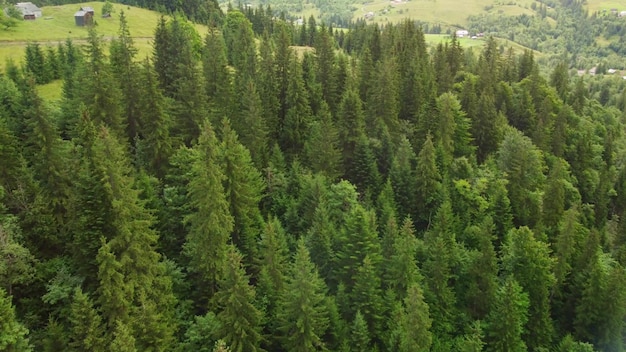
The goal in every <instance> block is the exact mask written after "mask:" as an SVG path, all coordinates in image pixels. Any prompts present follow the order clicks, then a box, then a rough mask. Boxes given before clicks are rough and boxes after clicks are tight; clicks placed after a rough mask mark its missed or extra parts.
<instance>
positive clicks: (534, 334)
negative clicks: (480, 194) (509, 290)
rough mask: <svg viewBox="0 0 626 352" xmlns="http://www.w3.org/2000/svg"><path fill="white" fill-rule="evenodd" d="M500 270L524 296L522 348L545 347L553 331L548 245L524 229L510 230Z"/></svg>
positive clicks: (552, 262)
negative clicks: (515, 282)
mask: <svg viewBox="0 0 626 352" xmlns="http://www.w3.org/2000/svg"><path fill="white" fill-rule="evenodd" d="M502 266H503V268H504V270H505V272H506V273H508V274H510V275H511V276H512V277H513V278H515V280H516V281H517V282H518V283H519V284H520V286H521V287H522V288H523V289H524V291H525V292H526V293H527V294H528V299H529V303H530V305H529V309H528V322H527V323H526V326H525V333H524V334H523V337H524V340H525V342H526V345H527V346H528V348H530V349H535V348H539V347H545V346H549V345H550V343H551V339H552V333H553V331H554V327H553V324H552V318H551V317H550V295H551V292H552V289H553V287H554V284H555V282H556V280H555V277H554V274H553V272H552V270H553V267H554V261H553V259H552V258H551V257H550V249H549V247H548V245H547V244H546V243H544V242H541V241H539V240H537V239H535V237H534V235H533V233H532V232H531V231H530V229H528V228H527V227H521V228H519V229H513V230H511V231H509V233H508V235H507V241H506V242H505V244H504V247H503V255H502Z"/></svg>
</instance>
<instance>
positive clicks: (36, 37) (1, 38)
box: [0, 2, 207, 70]
mask: <svg viewBox="0 0 626 352" xmlns="http://www.w3.org/2000/svg"><path fill="white" fill-rule="evenodd" d="M103 4H104V2H86V3H79V4H68V5H61V6H45V7H43V8H42V10H43V17H41V18H38V19H37V20H35V21H23V22H20V23H19V25H18V26H17V27H15V28H11V29H9V30H0V70H2V69H3V68H4V65H5V63H6V61H7V60H8V59H11V60H13V61H14V62H15V63H20V62H21V60H22V59H23V56H24V52H25V50H24V49H25V47H26V45H27V44H28V43H29V42H36V43H39V44H41V45H42V46H44V47H45V46H46V45H52V46H56V45H58V43H59V42H64V41H65V40H66V39H67V38H71V39H72V40H73V41H74V43H76V44H81V43H84V42H85V40H86V38H87V37H88V29H87V27H78V26H76V24H75V22H74V13H75V12H76V11H78V9H79V8H80V7H81V6H91V7H93V8H94V10H95V12H96V14H95V16H94V20H95V23H96V30H97V31H98V34H99V35H100V36H102V38H103V39H104V42H105V43H107V42H108V41H110V40H111V39H112V38H115V37H116V36H117V33H118V30H119V23H120V21H119V14H120V12H121V11H124V15H125V16H126V21H127V22H128V28H129V31H130V35H131V36H132V37H133V40H134V42H135V47H136V48H137V49H138V50H139V53H138V55H137V59H140V60H143V59H144V58H145V57H146V56H149V55H150V53H151V52H152V39H153V37H154V30H155V29H156V26H157V23H158V21H159V18H160V17H161V14H159V13H158V12H155V11H150V10H146V9H141V8H138V7H133V6H126V5H121V4H114V5H113V7H114V9H115V12H114V13H113V15H112V17H110V18H102V17H101V9H102V5H103ZM195 27H196V30H197V31H198V33H199V34H200V35H201V36H204V34H205V33H206V32H207V27H206V26H203V25H195Z"/></svg>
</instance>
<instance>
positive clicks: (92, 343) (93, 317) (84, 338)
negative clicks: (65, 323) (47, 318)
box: [69, 288, 105, 351]
mask: <svg viewBox="0 0 626 352" xmlns="http://www.w3.org/2000/svg"><path fill="white" fill-rule="evenodd" d="M69 321H70V323H71V330H70V336H69V337H70V341H69V347H70V348H71V349H72V350H74V351H105V343H104V330H103V327H102V319H101V318H100V315H99V314H98V312H97V311H96V310H95V309H94V307H93V304H92V303H91V300H90V299H89V296H87V295H86V294H85V293H83V291H82V290H81V289H80V288H76V290H75V291H74V299H73V302H72V305H71V307H70V315H69Z"/></svg>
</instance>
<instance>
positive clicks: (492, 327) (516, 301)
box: [485, 276, 529, 352]
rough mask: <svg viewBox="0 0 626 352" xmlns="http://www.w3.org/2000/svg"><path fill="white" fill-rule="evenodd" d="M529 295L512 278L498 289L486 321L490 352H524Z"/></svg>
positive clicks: (506, 280)
mask: <svg viewBox="0 0 626 352" xmlns="http://www.w3.org/2000/svg"><path fill="white" fill-rule="evenodd" d="M528 306H529V301H528V294H526V293H525V292H523V291H522V287H521V286H520V285H519V284H518V283H517V281H515V279H514V278H513V277H511V276H509V277H507V278H506V279H505V280H504V282H503V283H502V284H501V285H500V287H499V288H498V292H497V293H496V297H495V300H494V302H493V305H492V307H491V311H490V312H489V315H488V316H487V318H486V320H485V324H486V333H487V350H488V351H499V352H502V351H507V352H523V351H526V350H527V348H526V344H525V343H524V341H523V340H522V333H523V332H524V325H525V324H526V322H527V320H528V316H527V314H528Z"/></svg>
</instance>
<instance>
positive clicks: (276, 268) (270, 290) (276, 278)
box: [255, 218, 289, 350]
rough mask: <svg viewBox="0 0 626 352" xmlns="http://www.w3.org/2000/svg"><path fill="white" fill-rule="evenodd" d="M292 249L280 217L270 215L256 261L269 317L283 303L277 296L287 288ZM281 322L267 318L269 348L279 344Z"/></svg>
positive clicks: (260, 293)
mask: <svg viewBox="0 0 626 352" xmlns="http://www.w3.org/2000/svg"><path fill="white" fill-rule="evenodd" d="M288 256H289V249H288V247H287V238H286V236H285V231H284V230H283V228H282V225H281V224H280V221H279V220H278V219H277V218H270V219H269V220H268V221H267V222H266V224H265V226H264V229H263V233H262V234H261V239H260V242H259V258H257V262H256V263H255V264H256V266H257V267H258V272H259V274H258V281H257V283H256V290H257V297H258V298H257V299H258V301H260V302H262V304H263V305H264V309H263V311H264V312H265V315H266V316H267V317H276V313H277V309H279V308H278V307H279V306H280V303H279V300H278V299H276V298H277V297H280V296H281V295H283V294H287V292H285V281H286V276H287V271H288V264H289V263H288ZM279 326H280V322H279V321H278V320H277V319H268V321H267V323H266V325H265V330H264V335H266V336H268V339H267V341H266V343H267V349H268V350H276V349H277V348H279V346H280V344H279V340H280V339H281V337H280V336H279V335H280V334H278V327H279Z"/></svg>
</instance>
